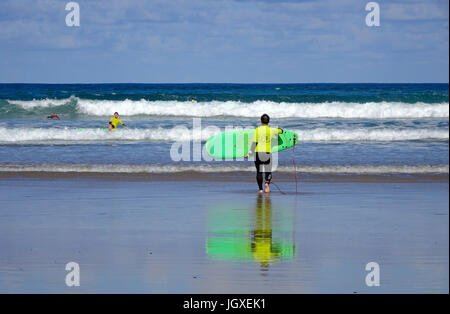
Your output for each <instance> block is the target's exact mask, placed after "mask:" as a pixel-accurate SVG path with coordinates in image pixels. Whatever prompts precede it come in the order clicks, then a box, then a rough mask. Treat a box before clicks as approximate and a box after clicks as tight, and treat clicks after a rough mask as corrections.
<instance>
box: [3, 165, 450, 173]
mask: <svg viewBox="0 0 450 314" xmlns="http://www.w3.org/2000/svg"><path fill="white" fill-rule="evenodd" d="M187 171H190V172H198V173H227V172H253V171H254V167H252V166H233V165H197V166H194V165H192V166H189V165H123V164H122V165H120V164H119V165H35V166H19V165H12V166H0V172H56V173H64V172H77V173H149V174H164V173H169V174H170V173H182V172H187ZM277 171H278V172H285V173H293V172H294V168H293V167H292V166H278V168H277ZM297 172H298V173H304V174H307V173H311V174H434V173H435V174H448V173H449V166H448V165H417V166H406V165H380V166H373V165H341V166H297Z"/></svg>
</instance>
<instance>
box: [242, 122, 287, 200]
mask: <svg viewBox="0 0 450 314" xmlns="http://www.w3.org/2000/svg"><path fill="white" fill-rule="evenodd" d="M269 122H270V117H269V116H268V115H267V114H263V115H262V116H261V126H260V127H258V128H256V130H255V138H254V140H253V143H252V146H251V148H250V151H249V152H248V155H247V156H245V158H248V157H250V156H252V155H253V154H254V153H256V155H255V167H256V182H257V183H258V187H259V193H263V173H264V178H265V182H264V185H265V192H266V193H269V192H270V188H269V184H270V180H271V179H272V149H271V142H272V139H273V138H275V137H277V136H278V134H281V133H283V130H282V129H275V128H271V127H269Z"/></svg>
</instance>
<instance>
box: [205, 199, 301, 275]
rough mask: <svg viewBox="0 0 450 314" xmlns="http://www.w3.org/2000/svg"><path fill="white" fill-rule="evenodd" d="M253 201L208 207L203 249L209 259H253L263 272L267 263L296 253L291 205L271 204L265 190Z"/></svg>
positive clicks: (287, 258)
mask: <svg viewBox="0 0 450 314" xmlns="http://www.w3.org/2000/svg"><path fill="white" fill-rule="evenodd" d="M254 202H255V203H254V205H253V206H251V207H250V208H249V207H247V206H246V205H244V204H236V203H229V204H227V205H224V206H218V207H215V208H211V209H210V210H209V213H208V233H209V235H208V237H207V239H206V253H207V255H208V256H209V257H210V258H212V259H213V260H221V261H238V262H245V261H253V262H256V263H258V264H259V266H260V270H261V271H262V274H263V275H264V274H267V271H268V270H269V266H270V264H272V263H274V262H279V261H281V260H290V259H292V258H294V257H295V255H296V246H295V240H294V239H295V231H294V223H293V222H294V221H295V219H294V207H289V206H283V207H280V205H277V207H276V208H274V207H273V206H272V200H271V198H270V197H269V196H268V194H265V195H261V194H258V195H257V198H256V201H254Z"/></svg>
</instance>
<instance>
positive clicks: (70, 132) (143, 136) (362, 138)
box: [0, 127, 449, 143]
mask: <svg viewBox="0 0 450 314" xmlns="http://www.w3.org/2000/svg"><path fill="white" fill-rule="evenodd" d="M222 131H224V130H222ZM293 131H294V132H297V133H298V134H299V140H300V142H352V141H353V142H374V141H378V142H390V141H409V140H433V139H434V140H448V139H449V133H448V132H449V131H448V130H447V129H442V130H438V129H398V130H395V129H326V128H319V129H311V130H293ZM216 134H217V131H213V130H211V129H208V128H206V129H203V130H202V131H201V132H193V131H192V129H188V128H185V127H175V128H172V129H165V128H152V129H141V128H139V129H138V128H126V129H119V130H116V131H113V132H110V131H107V130H105V129H98V128H97V129H94V128H86V129H77V128H4V127H0V143H48V142H52V143H59V142H63V143H64V142H83V143H84V142H86V143H89V142H91V143H98V142H110V141H122V142H123V141H125V142H137V141H148V142H151V141H168V142H179V141H193V140H194V141H206V140H208V139H209V138H210V137H211V136H213V135H216Z"/></svg>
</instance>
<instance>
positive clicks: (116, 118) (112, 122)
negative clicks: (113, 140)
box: [108, 112, 125, 131]
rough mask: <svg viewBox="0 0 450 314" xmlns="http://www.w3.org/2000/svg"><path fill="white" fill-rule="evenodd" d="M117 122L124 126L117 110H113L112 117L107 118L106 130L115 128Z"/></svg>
mask: <svg viewBox="0 0 450 314" xmlns="http://www.w3.org/2000/svg"><path fill="white" fill-rule="evenodd" d="M119 123H120V124H122V125H123V126H125V124H123V122H122V120H120V119H119V114H118V113H117V112H114V117H112V118H111V119H110V120H109V124H108V130H110V131H112V130H115V129H116V128H117V125H118V124H119Z"/></svg>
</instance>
